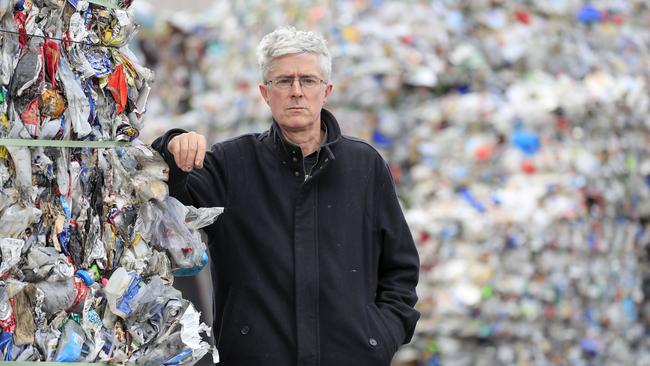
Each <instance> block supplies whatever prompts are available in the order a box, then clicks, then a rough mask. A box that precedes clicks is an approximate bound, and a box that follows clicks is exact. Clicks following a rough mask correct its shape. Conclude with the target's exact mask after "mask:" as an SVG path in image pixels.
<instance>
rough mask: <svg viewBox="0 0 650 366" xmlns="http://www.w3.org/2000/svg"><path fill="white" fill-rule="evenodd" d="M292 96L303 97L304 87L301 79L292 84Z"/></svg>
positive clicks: (296, 79)
mask: <svg viewBox="0 0 650 366" xmlns="http://www.w3.org/2000/svg"><path fill="white" fill-rule="evenodd" d="M291 95H292V96H301V95H302V85H300V79H298V78H295V79H293V82H292V83H291Z"/></svg>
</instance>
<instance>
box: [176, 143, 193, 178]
mask: <svg viewBox="0 0 650 366" xmlns="http://www.w3.org/2000/svg"><path fill="white" fill-rule="evenodd" d="M178 142H179V145H180V146H179V151H178V159H176V165H178V167H179V168H181V169H183V170H184V171H186V172H188V171H190V167H189V166H188V164H187V156H188V154H189V141H188V136H187V134H183V135H181V137H180V138H179V141H178ZM179 163H180V165H179Z"/></svg>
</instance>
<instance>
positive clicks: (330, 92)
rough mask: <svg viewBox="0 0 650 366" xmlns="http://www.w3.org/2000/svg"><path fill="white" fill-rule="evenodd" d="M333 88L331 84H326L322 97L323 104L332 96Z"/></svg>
mask: <svg viewBox="0 0 650 366" xmlns="http://www.w3.org/2000/svg"><path fill="white" fill-rule="evenodd" d="M333 88H334V86H333V85H332V84H327V86H326V87H325V96H324V97H323V104H325V103H327V97H329V96H330V94H332V89H333Z"/></svg>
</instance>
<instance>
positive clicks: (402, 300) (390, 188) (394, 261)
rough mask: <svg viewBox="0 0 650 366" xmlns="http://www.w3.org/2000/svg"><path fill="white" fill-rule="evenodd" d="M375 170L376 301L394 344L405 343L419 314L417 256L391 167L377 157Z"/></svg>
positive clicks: (418, 263) (413, 329)
mask: <svg viewBox="0 0 650 366" xmlns="http://www.w3.org/2000/svg"><path fill="white" fill-rule="evenodd" d="M378 160H380V162H379V163H378V164H377V165H378V167H377V170H376V179H377V186H376V191H375V192H376V195H377V196H376V197H375V202H376V204H377V205H378V209H377V210H376V211H375V213H376V225H377V227H376V230H378V237H379V239H380V241H381V254H380V257H379V266H378V269H379V270H378V282H377V295H376V298H375V303H376V305H377V307H378V308H379V310H380V312H381V313H382V315H383V316H384V319H385V320H386V323H387V325H388V326H389V327H390V328H391V329H390V330H391V333H392V336H393V337H394V340H395V341H396V343H397V345H401V344H405V343H408V342H409V341H410V340H411V338H412V336H413V332H414V331H415V324H416V323H417V321H418V319H419V318H420V313H419V312H418V311H417V310H415V308H414V306H415V303H416V302H417V299H418V297H417V294H416V292H415V287H416V285H417V283H418V277H419V268H420V259H419V256H418V252H417V250H416V248H415V243H414V242H413V237H412V236H411V231H410V229H409V227H408V225H407V223H406V220H405V219H404V214H403V213H402V209H401V207H400V204H399V201H398V199H397V194H396V193H395V184H394V182H393V178H392V175H391V173H390V169H389V168H388V165H387V164H386V162H385V161H384V160H383V159H381V158H379V159H378Z"/></svg>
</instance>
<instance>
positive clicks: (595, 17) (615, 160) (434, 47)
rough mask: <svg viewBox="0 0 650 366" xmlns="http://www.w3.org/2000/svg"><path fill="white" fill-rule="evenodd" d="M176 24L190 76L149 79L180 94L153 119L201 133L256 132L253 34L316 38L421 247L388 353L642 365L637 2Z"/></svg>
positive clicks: (404, 5)
mask: <svg viewBox="0 0 650 366" xmlns="http://www.w3.org/2000/svg"><path fill="white" fill-rule="evenodd" d="M188 19H189V18H187V17H186V18H182V17H179V18H173V17H172V18H171V21H170V23H171V24H172V27H173V28H174V29H175V34H174V37H173V38H171V37H170V38H165V39H167V40H169V39H173V40H174V42H175V43H174V44H177V45H179V46H178V53H179V54H181V53H182V52H183V50H185V51H192V52H186V54H187V55H188V56H191V57H187V58H185V59H183V60H181V61H180V67H181V68H182V69H183V70H187V72H181V73H176V74H165V75H161V78H165V79H166V80H167V83H166V84H169V85H172V87H170V90H174V88H178V87H179V85H180V87H181V88H183V89H184V90H185V91H186V95H185V97H184V98H182V101H178V104H174V103H167V104H165V105H164V107H166V108H169V109H166V110H165V109H164V108H163V110H164V112H163V113H161V115H160V116H158V115H155V116H152V115H150V118H156V119H159V120H160V121H163V122H164V121H166V120H168V119H169V114H170V113H173V112H174V111H175V112H177V113H179V116H178V118H177V119H175V120H174V121H173V123H176V122H178V121H182V122H183V123H186V126H188V128H196V129H198V130H201V131H202V132H204V133H207V134H208V135H209V137H208V139H209V140H210V141H214V140H217V139H220V138H223V137H225V136H232V135H235V134H237V133H239V132H243V131H241V129H242V128H246V129H250V130H259V129H263V128H267V127H268V121H269V119H268V118H269V115H268V110H267V108H266V106H265V105H264V104H263V100H262V99H261V98H259V96H258V95H257V90H256V88H255V87H254V86H255V85H257V83H258V82H259V73H258V71H257V69H256V66H255V64H254V61H255V60H254V47H255V45H256V44H257V42H258V41H259V39H260V38H261V36H262V35H263V34H265V33H266V32H267V31H270V30H272V29H273V28H274V27H276V26H279V25H281V24H296V25H297V26H298V27H302V28H308V29H317V30H320V31H321V32H323V33H324V34H325V36H326V37H327V38H328V41H329V45H330V49H331V51H332V54H333V57H334V63H333V70H332V71H333V77H332V82H333V84H334V86H335V88H334V92H333V94H332V95H331V97H330V98H329V101H328V104H329V105H328V107H329V108H330V109H332V110H333V111H334V113H335V115H336V116H337V118H338V119H339V120H340V122H341V123H342V129H343V130H344V131H345V132H347V133H350V134H354V135H357V136H361V137H364V138H367V139H369V140H371V141H372V143H373V144H374V145H375V146H376V147H379V148H380V149H381V150H382V152H383V153H385V154H386V157H387V158H388V160H389V162H390V163H391V164H392V165H393V171H394V172H395V177H396V178H397V179H398V180H399V184H398V189H399V191H400V196H401V198H402V199H403V202H404V206H405V209H406V212H407V220H408V221H409V223H410V225H411V228H412V231H413V234H414V237H415V239H416V241H417V242H418V246H419V251H420V256H421V261H422V270H421V274H422V277H421V281H420V286H419V288H418V293H419V295H420V301H419V303H418V305H417V306H418V308H419V309H420V311H421V312H422V314H423V316H422V318H421V321H420V322H419V323H418V327H417V331H416V336H415V338H414V341H413V343H412V345H411V346H409V347H407V348H406V349H405V350H404V351H407V352H402V353H401V354H400V355H398V358H400V359H402V360H405V359H407V358H415V359H419V360H421V361H425V362H427V363H428V364H430V365H438V364H442V365H445V366H450V365H451V366H457V365H468V366H469V365H522V364H527V365H531V364H532V365H538V364H539V365H549V364H550V365H615V364H618V365H647V364H650V344H648V343H649V342H648V337H647V334H648V331H649V330H648V329H649V328H648V324H650V306H649V305H650V301H648V298H649V296H650V286H648V284H649V283H650V278H649V276H650V266H649V265H648V263H649V257H648V249H647V248H648V243H649V242H650V240H649V235H648V227H647V224H648V222H650V220H649V218H650V205H649V202H650V189H649V184H650V153H649V150H648V147H647V141H648V138H650V128H649V126H650V122H649V120H648V116H650V98H649V95H650V93H649V87H650V83H649V80H650V57H649V55H650V32H648V31H647V29H648V27H649V26H650V8H649V6H648V2H647V1H645V0H629V1H607V0H593V1H581V0H554V1H536V2H531V1H494V0H477V1H460V0H458V1H456V0H450V1H432V2H422V1H415V0H413V1H334V0H332V1H325V2H319V3H318V4H314V2H308V1H294V2H291V3H290V4H287V3H286V2H270V1H261V0H260V1H250V2H245V3H244V2H241V3H236V4H231V5H226V4H225V3H219V4H217V5H215V6H214V7H213V8H208V9H206V11H205V12H203V13H202V15H200V16H197V18H196V19H199V21H197V22H196V23H194V24H193V23H191V22H189V21H188ZM242 29H245V30H246V31H244V32H242V31H241V30H242ZM150 41H151V42H154V43H155V42H160V40H143V44H145V45H146V44H148V42H150ZM163 42H164V41H163ZM144 48H145V49H147V47H144ZM148 49H152V48H151V47H149V48H148ZM158 49H161V48H160V47H158ZM194 51H197V52H194ZM196 55H199V56H200V57H199V59H198V60H197V59H196ZM159 62H160V63H163V64H164V63H165V59H164V58H160V59H159ZM174 62H175V63H176V64H178V63H179V60H178V59H174ZM246 63H248V64H246ZM163 66H164V65H163ZM169 69H172V68H169ZM173 69H174V70H178V68H173ZM158 70H161V71H164V67H160V68H159V69H158ZM215 70H229V71H231V72H228V73H220V72H214V71H215ZM158 91H162V90H161V89H158ZM166 95H167V96H169V98H170V99H169V100H170V101H173V99H171V98H172V97H174V96H177V95H175V94H173V93H166ZM179 106H180V107H179ZM187 106H190V107H192V108H190V109H189V110H188V109H187ZM183 116H186V117H187V118H183ZM192 121H198V123H197V124H196V125H195V126H191V125H190V123H191V122H192ZM161 125H163V127H162V130H164V129H165V128H166V126H164V124H163V123H161ZM170 125H171V124H170ZM162 130H161V131H160V132H162ZM407 355H410V356H409V357H405V356H407ZM411 356H412V357H411Z"/></svg>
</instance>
